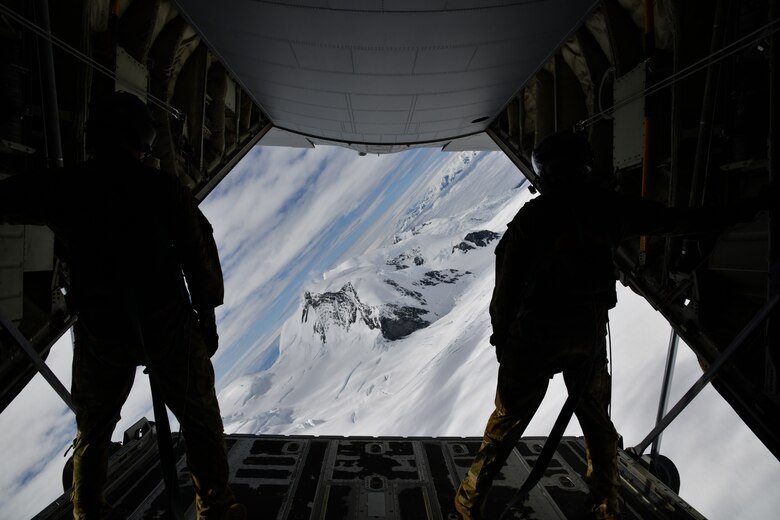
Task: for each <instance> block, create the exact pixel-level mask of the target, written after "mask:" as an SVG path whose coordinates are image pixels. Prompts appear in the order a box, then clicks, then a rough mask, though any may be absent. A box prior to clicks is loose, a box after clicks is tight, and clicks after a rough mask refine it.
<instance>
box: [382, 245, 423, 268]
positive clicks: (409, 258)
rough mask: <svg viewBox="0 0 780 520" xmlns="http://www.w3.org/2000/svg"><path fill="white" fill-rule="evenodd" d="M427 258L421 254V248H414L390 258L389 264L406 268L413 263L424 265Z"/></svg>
mask: <svg viewBox="0 0 780 520" xmlns="http://www.w3.org/2000/svg"><path fill="white" fill-rule="evenodd" d="M424 263H425V259H424V258H423V257H422V255H421V254H420V250H419V249H416V248H415V249H412V250H411V251H405V252H403V253H401V254H400V255H398V256H396V257H395V258H393V259H391V260H388V261H387V265H394V266H395V268H396V269H397V270H400V269H406V268H408V267H409V266H410V265H411V264H414V265H423V264H424Z"/></svg>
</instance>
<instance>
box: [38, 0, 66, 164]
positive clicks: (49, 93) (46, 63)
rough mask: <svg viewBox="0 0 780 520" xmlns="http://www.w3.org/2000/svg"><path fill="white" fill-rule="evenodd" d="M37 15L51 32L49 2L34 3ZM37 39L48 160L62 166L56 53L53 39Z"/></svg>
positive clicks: (46, 32) (39, 1)
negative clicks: (55, 70) (53, 47)
mask: <svg viewBox="0 0 780 520" xmlns="http://www.w3.org/2000/svg"><path fill="white" fill-rule="evenodd" d="M33 7H34V9H35V17H36V19H37V20H38V22H39V23H40V25H41V27H40V29H41V31H43V33H44V34H45V35H50V34H51V23H50V21H49V2H48V1H47V0H38V1H37V2H36V3H35V4H34V6H33ZM39 36H40V38H39V39H38V40H37V42H36V43H37V47H38V61H39V63H40V67H39V68H38V79H39V82H40V86H41V107H42V109H43V125H44V130H45V132H44V136H45V137H46V139H45V143H46V161H47V163H48V165H49V167H50V168H62V167H63V166H64V163H63V157H62V139H61V138H60V110H59V105H58V103H57V81H56V79H55V76H54V53H53V52H52V48H51V40H50V39H49V38H47V37H46V36H42V35H40V34H39Z"/></svg>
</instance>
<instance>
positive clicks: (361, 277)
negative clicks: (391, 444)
mask: <svg viewBox="0 0 780 520" xmlns="http://www.w3.org/2000/svg"><path fill="white" fill-rule="evenodd" d="M487 157H488V161H489V160H490V158H489V156H487ZM484 158H485V156H479V155H478V154H475V153H473V152H468V153H462V154H457V155H453V158H452V160H451V161H449V162H448V163H447V164H446V165H445V167H444V168H442V169H441V170H439V171H436V172H432V175H431V179H430V181H429V182H428V184H427V188H426V189H425V190H421V191H420V193H419V196H418V198H417V199H416V200H414V201H413V203H412V204H409V205H408V206H407V207H406V208H403V210H402V211H399V212H398V214H397V218H396V219H395V220H394V221H392V222H389V223H388V225H387V226H385V228H384V230H383V231H384V233H385V234H386V236H385V238H384V239H383V240H382V241H381V243H382V244H383V245H382V246H381V247H377V248H375V249H373V250H371V251H369V252H367V253H366V254H363V255H361V256H358V257H356V258H353V259H350V260H348V261H346V262H344V263H342V264H341V265H339V266H337V267H336V268H334V269H332V270H331V271H329V272H327V273H324V275H323V277H322V279H321V280H319V281H312V283H311V284H310V286H309V287H308V288H307V290H306V292H305V293H304V294H302V295H301V300H300V305H299V308H298V310H297V311H296V313H295V314H294V315H293V316H291V317H290V318H289V319H288V320H287V321H286V323H285V325H284V327H283V330H282V333H281V337H280V344H279V350H280V352H279V358H278V359H277V361H276V363H275V364H274V365H273V366H272V367H271V368H270V369H268V370H265V371H263V372H260V373H256V374H250V375H245V376H243V377H241V378H239V379H237V380H236V381H234V382H233V383H232V384H231V385H229V386H228V387H227V388H225V389H224V390H223V391H222V392H221V394H220V403H221V405H222V408H223V413H224V415H225V423H226V431H228V432H236V433H307V434H349V435H359V434H364V435H380V434H381V435H457V434H459V433H460V432H462V431H463V426H464V425H463V422H464V421H468V422H471V421H473V417H470V416H469V414H461V415H460V417H459V416H458V415H457V414H453V413H452V408H453V406H454V405H455V404H456V403H457V401H458V399H459V396H461V395H462V396H464V397H465V396H466V395H469V396H472V398H471V399H473V400H474V401H475V402H478V403H479V408H480V409H484V407H485V403H490V402H491V400H492V392H493V386H492V382H490V383H488V384H485V381H491V380H492V379H493V378H494V377H495V373H494V372H495V367H496V365H495V361H494V356H493V353H492V349H491V347H490V346H489V344H488V342H487V338H488V337H489V336H490V332H489V318H488V315H487V312H486V310H487V305H488V302H489V300H490V294H491V291H492V285H493V259H494V255H493V249H494V248H495V245H496V243H497V241H498V239H499V238H500V235H501V233H503V230H504V229H505V227H506V222H508V221H509V220H510V219H511V216H512V215H513V214H514V213H515V212H516V211H517V210H518V209H519V207H520V206H521V205H522V203H523V202H524V201H525V200H527V199H528V198H529V197H530V194H529V193H528V192H527V191H526V190H525V188H524V187H520V185H521V184H522V182H521V181H522V178H521V177H520V175H519V174H518V173H517V172H516V171H512V170H511V169H506V168H503V169H493V168H490V167H489V165H487V164H481V165H480V162H481V160H484ZM474 374H479V376H478V377H476V378H475V377H474ZM476 394H478V395H476ZM471 399H470V400H471Z"/></svg>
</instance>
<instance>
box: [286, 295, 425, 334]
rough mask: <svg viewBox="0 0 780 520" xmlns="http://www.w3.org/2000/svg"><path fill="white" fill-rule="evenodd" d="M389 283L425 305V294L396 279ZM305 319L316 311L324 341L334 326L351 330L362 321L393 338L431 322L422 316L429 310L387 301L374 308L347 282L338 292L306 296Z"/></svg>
mask: <svg viewBox="0 0 780 520" xmlns="http://www.w3.org/2000/svg"><path fill="white" fill-rule="evenodd" d="M386 282H387V283H388V284H390V285H392V286H393V287H395V288H397V289H398V290H399V291H401V292H403V293H404V294H406V295H407V296H411V297H413V298H415V299H416V300H418V301H420V303H421V304H422V305H425V299H424V298H423V296H422V294H420V293H418V292H416V291H410V290H408V289H405V288H403V287H401V286H400V285H398V284H397V283H395V282H393V281H392V280H386ZM304 300H305V303H304V306H303V313H302V315H301V321H302V322H308V321H309V313H310V311H313V315H312V317H313V319H314V320H315V321H314V325H313V328H314V332H316V333H317V334H319V336H320V339H321V340H322V342H323V343H327V339H328V336H327V332H328V329H329V328H330V327H332V326H338V327H341V328H343V329H346V330H349V328H350V326H352V325H353V324H355V323H357V322H359V321H362V322H363V323H365V324H366V325H367V326H368V328H369V329H377V328H378V329H380V331H381V332H382V336H383V337H384V338H385V339H388V340H390V341H393V340H396V339H400V338H403V337H405V336H408V335H409V334H411V333H412V332H414V331H415V330H418V329H421V328H423V327H427V326H428V325H429V324H430V322H428V321H426V320H424V319H422V316H424V315H425V314H428V311H426V310H425V309H421V308H418V307H412V306H408V305H404V306H401V305H395V304H392V303H390V304H387V305H382V306H380V307H378V308H375V307H371V306H370V305H366V304H365V303H363V302H361V301H360V298H359V297H358V295H357V292H356V291H355V288H354V287H353V286H352V284H351V283H347V284H345V285H344V287H342V288H341V289H340V290H339V291H336V292H324V293H321V294H313V293H310V292H308V291H307V292H306V293H305V295H304Z"/></svg>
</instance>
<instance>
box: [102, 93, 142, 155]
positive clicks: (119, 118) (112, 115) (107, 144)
mask: <svg viewBox="0 0 780 520" xmlns="http://www.w3.org/2000/svg"><path fill="white" fill-rule="evenodd" d="M90 112H91V113H90V116H89V119H88V120H87V148H88V149H89V150H90V151H92V152H94V153H98V154H101V153H111V152H116V151H119V150H123V149H124V150H130V151H133V152H142V153H144V154H147V155H148V154H150V153H151V151H152V146H153V145H154V141H155V139H156V138H157V126H156V124H155V122H154V119H153V118H152V114H151V112H149V109H148V108H147V107H146V104H144V102H143V101H141V100H140V99H139V98H138V97H136V96H134V95H133V94H129V93H127V92H113V93H111V94H109V95H108V96H106V97H104V98H102V99H100V100H99V101H98V102H96V103H95V104H94V105H93V106H92V110H91V111H90Z"/></svg>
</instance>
